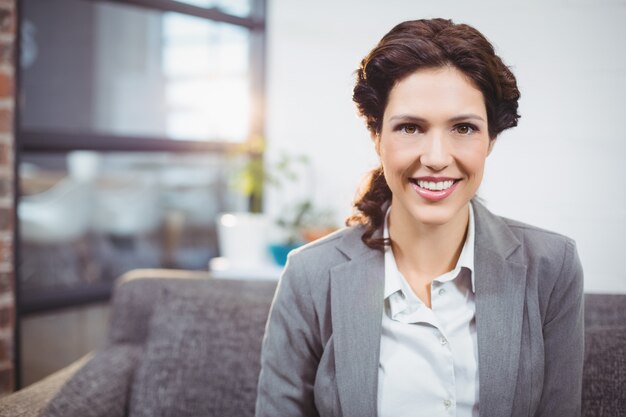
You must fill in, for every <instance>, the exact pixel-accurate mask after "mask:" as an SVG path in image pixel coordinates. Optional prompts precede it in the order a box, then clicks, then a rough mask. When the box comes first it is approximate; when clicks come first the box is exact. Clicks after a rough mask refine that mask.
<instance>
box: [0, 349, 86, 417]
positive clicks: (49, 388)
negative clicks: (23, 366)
mask: <svg viewBox="0 0 626 417" xmlns="http://www.w3.org/2000/svg"><path fill="white" fill-rule="evenodd" d="M92 356H93V353H90V354H88V355H85V356H84V357H82V358H81V359H79V360H77V361H76V362H74V363H72V364H71V365H69V366H67V367H65V368H63V369H61V370H59V371H57V372H55V373H53V374H52V375H50V376H48V377H46V378H44V379H42V380H41V381H39V382H37V383H35V384H32V385H29V386H28V387H26V388H24V389H22V390H20V391H17V392H14V393H13V394H11V395H8V396H6V397H4V398H2V399H0V417H39V416H43V412H44V410H45V408H46V407H47V406H48V404H49V403H50V400H51V399H52V398H54V396H55V395H57V394H58V392H59V390H60V389H61V387H63V385H65V383H66V382H67V381H69V380H70V379H72V377H73V376H74V375H75V374H76V372H78V371H79V370H80V369H81V368H82V367H83V366H84V365H85V363H87V362H88V361H89V360H90V359H91V357H92Z"/></svg>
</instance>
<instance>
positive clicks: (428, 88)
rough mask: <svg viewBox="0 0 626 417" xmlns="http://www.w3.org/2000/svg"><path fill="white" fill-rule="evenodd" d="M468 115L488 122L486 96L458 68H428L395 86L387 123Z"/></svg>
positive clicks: (416, 72) (386, 113)
mask: <svg viewBox="0 0 626 417" xmlns="http://www.w3.org/2000/svg"><path fill="white" fill-rule="evenodd" d="M464 113H475V114H478V115H480V116H484V117H485V118H486V113H487V109H486V107H485V100H484V97H483V94H482V92H481V91H480V90H479V89H478V88H477V87H476V86H475V85H474V83H472V81H471V80H470V79H468V78H467V76H466V75H465V74H463V73H462V72H461V71H459V70H458V69H456V68H454V67H440V68H426V69H420V70H417V71H415V72H413V73H411V74H410V75H408V76H406V77H404V78H403V79H401V80H400V81H398V82H397V83H396V84H395V85H394V86H393V88H392V89H391V91H390V92H389V99H388V101H387V107H386V108H385V115H384V119H388V118H389V117H393V116H394V115H395V116H397V115H407V116H419V117H421V118H426V119H431V118H433V119H437V118H451V117H454V116H455V115H458V114H464ZM485 120H486V119H485Z"/></svg>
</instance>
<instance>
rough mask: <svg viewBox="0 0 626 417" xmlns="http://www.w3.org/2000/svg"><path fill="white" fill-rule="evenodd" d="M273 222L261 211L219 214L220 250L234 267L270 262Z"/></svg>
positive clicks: (244, 267)
mask: <svg viewBox="0 0 626 417" xmlns="http://www.w3.org/2000/svg"><path fill="white" fill-rule="evenodd" d="M269 229H270V222H269V220H268V218H267V217H266V216H265V215H263V214H259V213H243V212H242V213H223V214H221V215H219V216H218V221H217V233H218V244H219V247H220V253H221V256H222V257H223V258H226V260H227V261H228V264H229V265H230V267H231V268H241V269H253V268H257V267H261V266H265V265H268V264H269V263H270V262H271V261H270V256H269V250H268V243H269V242H268V233H269Z"/></svg>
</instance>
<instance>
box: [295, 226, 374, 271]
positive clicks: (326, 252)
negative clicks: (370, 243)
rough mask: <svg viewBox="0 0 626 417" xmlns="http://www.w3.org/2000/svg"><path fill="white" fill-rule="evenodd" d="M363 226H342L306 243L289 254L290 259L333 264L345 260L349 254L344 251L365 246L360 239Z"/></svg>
mask: <svg viewBox="0 0 626 417" xmlns="http://www.w3.org/2000/svg"><path fill="white" fill-rule="evenodd" d="M363 232H364V228H363V227H362V226H349V227H343V228H341V229H339V230H337V231H335V232H333V233H330V234H328V235H326V236H324V237H322V238H320V239H317V240H315V241H313V242H310V243H307V244H306V245H303V246H301V247H299V248H298V249H295V250H294V251H292V252H291V253H290V254H289V258H290V260H291V259H293V258H295V259H296V260H297V261H302V262H315V263H322V264H334V263H341V262H345V261H346V260H347V259H348V258H349V256H347V254H346V251H348V252H349V251H350V250H351V249H357V248H358V247H363V246H365V245H364V244H363V242H362V241H361V236H362V235H363Z"/></svg>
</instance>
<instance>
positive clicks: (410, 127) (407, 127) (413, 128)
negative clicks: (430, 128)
mask: <svg viewBox="0 0 626 417" xmlns="http://www.w3.org/2000/svg"><path fill="white" fill-rule="evenodd" d="M396 130H398V131H400V132H402V133H406V134H407V135H414V134H416V133H417V132H418V131H419V128H418V127H417V125H415V124H411V123H403V124H401V125H399V126H398V127H397V128H396Z"/></svg>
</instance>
